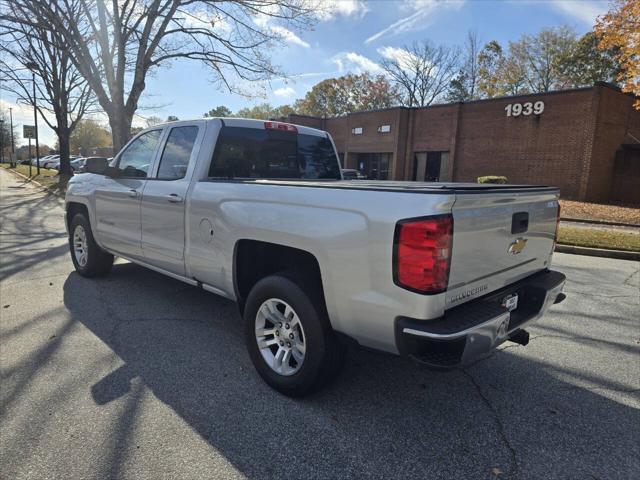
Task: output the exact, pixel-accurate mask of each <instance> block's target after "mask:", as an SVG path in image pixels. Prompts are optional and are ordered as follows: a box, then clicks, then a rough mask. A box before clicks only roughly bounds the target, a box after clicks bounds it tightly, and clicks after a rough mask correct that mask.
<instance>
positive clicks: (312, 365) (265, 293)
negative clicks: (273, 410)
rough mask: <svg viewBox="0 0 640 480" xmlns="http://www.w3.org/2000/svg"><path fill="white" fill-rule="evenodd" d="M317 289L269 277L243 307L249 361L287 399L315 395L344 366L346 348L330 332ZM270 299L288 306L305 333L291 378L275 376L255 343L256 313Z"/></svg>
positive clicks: (291, 279) (286, 278)
mask: <svg viewBox="0 0 640 480" xmlns="http://www.w3.org/2000/svg"><path fill="white" fill-rule="evenodd" d="M319 288H320V287H319V286H316V285H314V284H313V283H310V282H305V281H304V280H302V279H300V278H296V277H291V276H287V274H278V275H271V276H269V277H266V278H264V279H262V280H260V281H259V282H258V283H256V284H255V286H254V287H253V288H252V289H251V292H249V295H248V297H247V302H246V304H245V309H244V322H245V340H246V343H247V349H248V350H249V356H250V357H251V361H252V362H253V365H254V367H255V368H256V370H257V371H258V373H259V374H260V376H261V377H262V378H263V379H264V381H265V382H267V384H269V385H270V386H271V387H272V388H274V389H275V390H277V391H278V392H280V393H282V394H284V395H287V396H290V397H302V396H305V395H309V394H311V393H313V392H315V391H318V390H319V389H321V388H322V387H324V386H325V385H327V384H328V383H329V382H331V381H332V380H333V379H334V378H335V377H336V376H337V375H338V373H339V372H340V369H341V367H342V365H343V364H344V358H345V353H346V346H345V345H344V344H343V343H342V342H341V341H340V339H339V338H338V337H337V335H336V334H335V332H334V331H333V330H332V329H331V325H330V323H329V318H328V315H327V313H326V308H325V306H324V300H323V298H322V292H321V291H319ZM271 298H278V299H281V300H284V301H285V302H286V303H288V304H289V305H290V306H291V307H292V308H293V310H294V311H295V312H296V314H297V315H298V318H299V320H300V323H301V324H302V327H303V329H304V336H305V344H306V349H305V350H306V352H305V355H304V361H303V362H302V365H301V366H300V368H299V370H298V371H297V372H296V373H294V374H293V375H290V376H284V375H281V374H279V373H277V372H276V371H274V370H273V369H272V368H271V367H270V366H269V365H268V364H267V362H266V361H265V359H264V358H263V356H262V354H261V353H260V349H259V348H258V342H257V340H256V335H255V321H256V315H257V313H258V309H259V308H260V306H261V305H262V304H263V303H264V302H265V301H266V300H268V299H271ZM276 348H277V347H276Z"/></svg>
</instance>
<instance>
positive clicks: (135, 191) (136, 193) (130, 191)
mask: <svg viewBox="0 0 640 480" xmlns="http://www.w3.org/2000/svg"><path fill="white" fill-rule="evenodd" d="M139 195H140V193H138V191H137V190H134V189H133V188H132V189H131V190H129V196H130V197H132V198H137V197H138V196H139Z"/></svg>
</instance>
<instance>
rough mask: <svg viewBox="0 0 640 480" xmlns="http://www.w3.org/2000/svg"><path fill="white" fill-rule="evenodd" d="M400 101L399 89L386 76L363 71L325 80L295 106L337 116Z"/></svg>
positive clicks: (304, 111) (308, 112)
mask: <svg viewBox="0 0 640 480" xmlns="http://www.w3.org/2000/svg"><path fill="white" fill-rule="evenodd" d="M399 101H400V100H399V95H398V90H397V88H396V87H394V86H392V85H391V84H390V83H389V81H388V80H387V79H386V78H385V77H384V76H382V75H378V76H372V75H371V74H369V73H363V74H360V75H353V74H350V75H345V76H343V77H339V78H329V79H327V80H323V81H322V82H320V83H318V84H316V85H314V87H313V88H312V89H311V90H310V91H309V92H307V94H306V95H305V96H304V98H302V99H300V100H297V101H296V103H295V105H294V107H293V109H294V110H295V111H296V113H300V114H303V115H314V116H327V117H335V116H340V115H346V114H347V113H351V112H359V111H363V110H374V109H378V108H387V107H391V106H393V105H397V104H398V103H399Z"/></svg>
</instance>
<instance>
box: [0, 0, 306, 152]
mask: <svg viewBox="0 0 640 480" xmlns="http://www.w3.org/2000/svg"><path fill="white" fill-rule="evenodd" d="M77 1H78V2H79V4H80V6H81V8H82V13H83V16H82V18H81V20H80V21H77V20H76V19H75V17H73V15H74V14H73V12H72V11H71V10H70V5H71V4H72V3H73V0H59V1H46V2H44V1H42V0H3V3H6V4H18V3H19V4H21V5H23V6H24V8H25V9H27V11H28V15H27V17H28V19H27V20H25V19H24V18H18V17H16V16H15V15H13V14H12V13H11V12H12V11H11V9H9V10H6V9H2V12H3V13H2V14H0V20H2V21H3V22H8V23H15V22H19V23H23V24H25V25H33V24H38V25H44V26H46V28H49V29H50V30H51V31H52V32H54V31H55V32H57V34H58V35H60V36H61V37H63V38H64V39H65V45H64V50H65V52H67V53H68V55H69V56H70V58H71V60H72V61H73V63H74V65H75V67H76V68H77V69H78V71H79V72H80V73H81V74H82V75H83V77H84V78H85V79H86V80H87V82H88V83H89V84H90V86H91V89H92V90H93V92H94V93H95V95H96V97H97V100H98V102H99V104H100V106H101V107H102V109H103V110H104V112H105V113H106V114H107V116H108V118H109V124H110V126H111V131H112V134H113V147H114V150H116V151H117V150H119V149H120V148H121V147H122V146H123V145H124V144H125V143H126V142H127V140H128V139H129V137H130V134H131V123H132V120H133V116H134V113H135V112H136V110H137V108H138V104H139V102H140V97H141V95H142V93H143V92H144V90H145V88H146V79H147V76H148V75H149V74H150V73H152V72H153V71H154V70H157V69H158V68H159V67H161V66H163V65H166V64H167V63H168V62H171V61H172V60H176V59H183V60H194V61H198V62H200V63H202V64H204V65H206V66H207V67H209V69H210V71H211V73H212V75H213V77H214V80H215V81H217V82H218V83H219V84H221V85H223V86H225V87H226V88H228V89H229V90H230V91H236V90H237V87H236V85H238V84H240V83H241V82H235V81H234V79H237V78H240V79H243V80H246V81H258V80H267V79H269V78H272V77H273V76H274V75H280V72H279V70H278V69H277V68H276V67H275V66H274V65H273V64H272V63H271V61H270V60H269V57H268V52H271V51H273V48H272V47H273V45H274V44H276V43H277V42H278V41H282V39H283V34H282V31H283V30H285V31H288V30H286V27H288V28H294V29H299V28H304V27H307V26H309V25H310V24H311V23H312V22H313V21H314V20H315V19H316V18H317V13H316V12H315V11H314V2H310V1H309V0H242V1H240V0H238V1H226V2H220V1H218V0H137V1H136V0H133V1H130V0H125V1H115V0H113V1H111V2H110V1H108V0H77ZM256 19H258V20H259V21H256ZM273 24H276V25H277V26H278V28H273Z"/></svg>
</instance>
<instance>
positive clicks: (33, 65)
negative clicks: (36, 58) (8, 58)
mask: <svg viewBox="0 0 640 480" xmlns="http://www.w3.org/2000/svg"><path fill="white" fill-rule="evenodd" d="M25 67H27V68H28V69H29V70H31V80H32V82H33V121H34V125H35V127H36V168H37V169H36V173H37V174H38V175H40V145H39V143H38V106H37V102H36V70H38V64H37V63H36V62H29V63H27V64H25Z"/></svg>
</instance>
